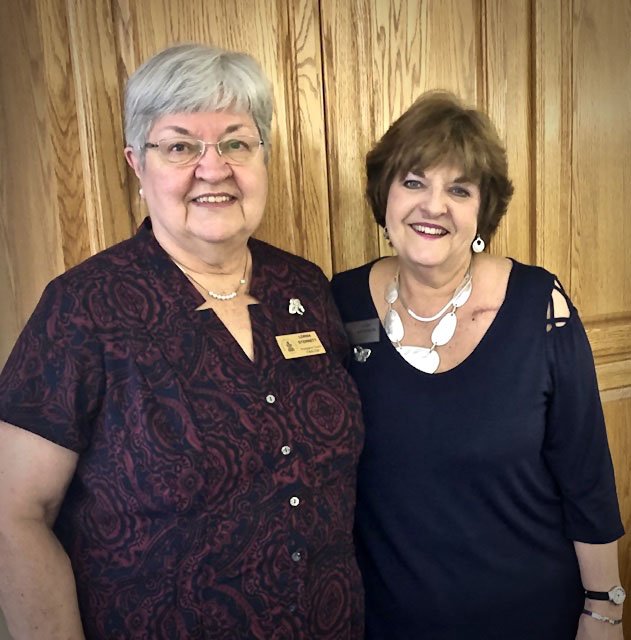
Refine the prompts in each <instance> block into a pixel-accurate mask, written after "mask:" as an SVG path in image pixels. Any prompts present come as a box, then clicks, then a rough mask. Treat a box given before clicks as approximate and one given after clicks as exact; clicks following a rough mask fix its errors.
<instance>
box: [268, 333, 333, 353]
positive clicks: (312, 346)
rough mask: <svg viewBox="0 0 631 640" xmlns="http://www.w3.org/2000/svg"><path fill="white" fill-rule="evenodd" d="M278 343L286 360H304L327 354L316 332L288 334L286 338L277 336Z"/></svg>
mask: <svg viewBox="0 0 631 640" xmlns="http://www.w3.org/2000/svg"><path fill="white" fill-rule="evenodd" d="M275 337H276V342H278V346H279V347H280V350H281V351H282V353H283V356H284V357H285V359H286V360H291V359H292V358H304V357H305V356H317V355H318V354H320V353H326V350H325V348H324V346H322V343H321V342H320V338H318V336H317V334H316V332H315V331H305V332H303V333H288V334H287V335H284V336H275Z"/></svg>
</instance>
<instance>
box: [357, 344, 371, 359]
mask: <svg viewBox="0 0 631 640" xmlns="http://www.w3.org/2000/svg"><path fill="white" fill-rule="evenodd" d="M371 353H372V350H371V349H368V348H364V347H354V348H353V355H354V356H355V360H357V362H366V360H368V358H369V357H370V354H371Z"/></svg>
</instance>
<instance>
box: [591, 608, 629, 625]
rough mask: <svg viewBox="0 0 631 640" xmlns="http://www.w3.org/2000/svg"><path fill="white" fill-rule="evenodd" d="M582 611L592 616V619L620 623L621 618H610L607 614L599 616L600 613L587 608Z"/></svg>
mask: <svg viewBox="0 0 631 640" xmlns="http://www.w3.org/2000/svg"><path fill="white" fill-rule="evenodd" d="M583 613H585V614H587V615H588V616H591V617H592V618H594V620H598V622H608V623H609V624H620V623H621V622H622V618H610V617H609V616H601V615H600V613H596V612H595V611H590V610H589V609H583Z"/></svg>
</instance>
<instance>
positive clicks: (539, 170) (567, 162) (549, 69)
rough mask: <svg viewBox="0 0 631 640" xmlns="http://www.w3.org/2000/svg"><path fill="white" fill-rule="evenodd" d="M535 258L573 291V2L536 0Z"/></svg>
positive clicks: (533, 160)
mask: <svg viewBox="0 0 631 640" xmlns="http://www.w3.org/2000/svg"><path fill="white" fill-rule="evenodd" d="M533 86H534V100H533V106H534V112H533V122H534V128H535V130H534V144H535V146H534V150H533V157H532V158H531V161H532V162H533V164H534V167H535V169H534V172H535V191H536V193H535V207H536V209H535V224H536V239H535V256H534V258H535V262H536V263H537V264H540V265H542V266H545V267H546V268H547V269H549V270H550V271H552V272H553V273H555V274H556V275H557V277H558V278H559V279H560V281H561V283H562V284H563V286H564V287H565V288H566V290H567V291H572V266H571V251H572V209H571V203H572V175H571V158H572V14H571V0H561V1H559V2H549V1H548V0H535V10H534V81H533Z"/></svg>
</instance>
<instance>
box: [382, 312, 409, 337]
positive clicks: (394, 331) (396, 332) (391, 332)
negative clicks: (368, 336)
mask: <svg viewBox="0 0 631 640" xmlns="http://www.w3.org/2000/svg"><path fill="white" fill-rule="evenodd" d="M383 326H384V329H385V330H386V333H387V334H388V338H389V339H390V342H401V340H403V336H404V335H405V330H404V329H403V321H402V320H401V316H400V315H399V314H398V313H397V312H396V311H395V310H394V309H392V307H391V308H390V309H388V311H387V312H386V317H385V319H384V321H383Z"/></svg>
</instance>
